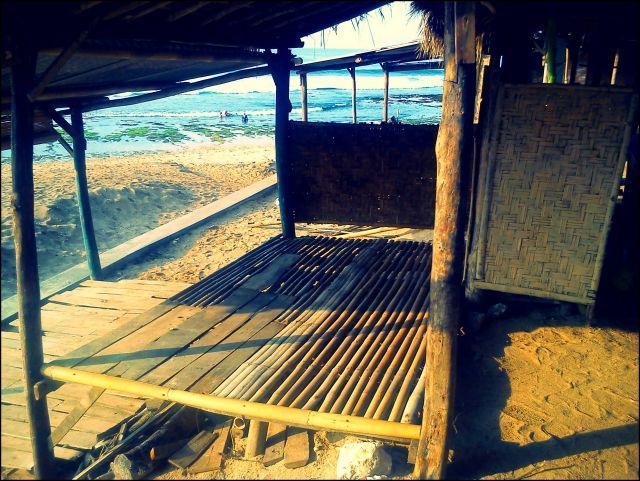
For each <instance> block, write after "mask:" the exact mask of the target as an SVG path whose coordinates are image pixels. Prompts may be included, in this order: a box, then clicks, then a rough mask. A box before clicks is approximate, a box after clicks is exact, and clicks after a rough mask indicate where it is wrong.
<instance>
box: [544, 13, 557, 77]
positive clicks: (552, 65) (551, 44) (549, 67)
mask: <svg viewBox="0 0 640 481" xmlns="http://www.w3.org/2000/svg"><path fill="white" fill-rule="evenodd" d="M545 34H546V44H547V53H546V55H545V73H546V75H545V78H544V82H545V83H549V84H553V83H556V22H555V20H554V19H553V18H551V19H549V21H548V22H547V31H546V32H545Z"/></svg>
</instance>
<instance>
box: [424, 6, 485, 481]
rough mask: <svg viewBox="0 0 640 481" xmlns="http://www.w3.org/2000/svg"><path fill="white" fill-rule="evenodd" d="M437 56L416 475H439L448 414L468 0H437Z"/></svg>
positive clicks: (466, 141)
mask: <svg viewBox="0 0 640 481" xmlns="http://www.w3.org/2000/svg"><path fill="white" fill-rule="evenodd" d="M444 58H445V81H444V88H443V96H442V121H441V123H440V128H439V131H438V139H437V142H436V157H437V163H438V169H437V182H436V213H435V226H434V233H433V262H432V267H431V312H430V320H429V325H428V329H427V353H426V364H425V370H426V375H425V400H424V409H423V419H422V429H421V431H420V442H419V445H418V453H417V456H416V465H415V471H414V475H415V476H417V477H418V478H420V479H441V478H443V477H444V474H445V467H446V463H447V455H448V447H447V442H448V431H449V426H450V424H451V420H452V417H453V416H452V411H453V406H454V402H453V401H454V386H455V369H456V367H455V351H456V331H457V326H458V322H459V319H460V317H461V314H462V303H463V300H464V292H463V282H462V274H463V270H464V269H463V267H464V265H463V264H464V251H465V249H464V232H465V224H466V215H467V214H466V210H467V207H468V205H467V198H466V197H467V192H468V189H467V185H468V182H469V177H470V171H471V166H472V155H473V103H474V97H475V3H474V2H445V17H444Z"/></svg>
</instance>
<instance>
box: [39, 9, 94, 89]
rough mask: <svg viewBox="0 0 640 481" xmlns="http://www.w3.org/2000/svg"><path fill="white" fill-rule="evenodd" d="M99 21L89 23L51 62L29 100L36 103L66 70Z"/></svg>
mask: <svg viewBox="0 0 640 481" xmlns="http://www.w3.org/2000/svg"><path fill="white" fill-rule="evenodd" d="M99 21H100V18H99V17H95V18H94V19H93V20H92V21H91V22H90V23H89V25H88V26H87V28H85V29H84V30H83V31H82V32H80V34H79V35H78V36H77V37H76V38H75V39H73V41H72V42H71V43H70V44H69V45H67V46H66V47H65V48H64V49H63V50H62V51H61V52H60V54H59V55H58V56H57V57H56V58H55V59H54V61H53V62H51V65H49V67H47V70H45V72H44V73H43V74H42V76H41V77H40V79H39V80H38V83H37V84H36V86H35V87H33V88H32V89H31V91H30V92H29V99H30V100H31V101H34V100H35V99H36V98H37V97H38V95H40V94H41V93H42V91H43V90H44V89H45V88H46V87H47V85H49V82H51V80H53V78H54V77H55V75H56V74H57V73H58V72H60V70H62V69H63V68H64V66H65V65H66V64H67V62H68V61H69V60H70V59H71V57H72V56H73V54H74V53H75V52H76V51H77V50H78V48H80V45H82V42H84V41H85V39H86V38H87V36H88V35H89V33H90V32H91V30H93V29H94V28H95V26H96V25H97V24H98V22H99Z"/></svg>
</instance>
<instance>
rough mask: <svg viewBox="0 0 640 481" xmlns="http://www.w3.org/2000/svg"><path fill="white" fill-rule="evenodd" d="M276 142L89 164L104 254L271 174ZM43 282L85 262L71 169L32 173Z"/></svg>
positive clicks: (8, 267) (5, 266)
mask: <svg viewBox="0 0 640 481" xmlns="http://www.w3.org/2000/svg"><path fill="white" fill-rule="evenodd" d="M273 158H274V157H273V141H272V140H270V139H268V138H258V139H252V140H245V141H243V142H238V141H236V142H226V143H221V144H215V145H207V146H201V147H190V148H185V149H182V150H179V151H175V152H174V151H172V152H162V153H155V154H143V155H131V156H127V157H110V158H101V159H94V160H88V161H87V177H88V184H89V194H90V199H91V210H92V213H93V219H94V224H95V232H96V239H97V243H98V248H99V249H100V250H101V251H103V250H106V249H109V248H112V247H115V246H116V245H118V244H121V243H122V242H124V241H126V240H128V239H131V238H132V237H135V236H137V235H140V234H142V233H144V232H146V231H148V230H150V229H152V228H154V227H157V226H159V225H161V224H163V223H166V222H168V221H169V220H171V219H173V218H175V217H176V216H178V215H181V214H184V213H186V212H188V211H190V210H192V209H194V208H196V207H199V206H202V205H205V204H207V203H209V202H212V201H214V200H216V199H218V198H220V197H222V196H224V195H227V194H229V193H231V192H234V191H236V190H238V189H240V188H242V187H245V186H247V185H250V184H252V183H254V182H257V181H259V180H261V179H263V178H265V177H266V176H267V175H269V174H270V173H272V172H273ZM34 183H35V216H36V235H37V244H38V261H39V267H40V278H41V279H47V278H48V277H50V276H52V275H55V274H57V273H59V272H61V271H63V270H65V269H67V268H69V267H72V266H73V265H75V264H78V263H80V262H82V261H83V260H84V258H85V254H84V245H83V241H82V233H81V230H80V226H79V214H78V208H77V203H76V195H75V184H74V169H73V163H72V162H71V160H69V161H52V162H46V163H44V162H43V163H37V164H35V166H34ZM1 192H2V202H1V219H2V224H1V226H2V231H1V234H2V298H6V297H8V296H11V295H13V294H15V258H14V255H15V254H14V248H13V236H12V231H11V212H10V208H9V207H10V200H11V168H10V166H9V165H6V164H5V165H2V182H1Z"/></svg>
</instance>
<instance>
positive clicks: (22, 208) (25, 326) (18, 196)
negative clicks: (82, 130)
mask: <svg viewBox="0 0 640 481" xmlns="http://www.w3.org/2000/svg"><path fill="white" fill-rule="evenodd" d="M12 41H13V42H15V44H14V45H12V56H13V59H14V61H15V62H14V63H13V64H12V65H11V174H12V186H13V196H12V199H11V206H12V214H13V242H14V245H15V250H16V278H17V291H18V292H17V294H18V323H19V328H20V346H21V348H22V365H23V370H24V371H23V376H24V390H25V398H26V405H27V418H28V420H29V434H30V437H31V448H32V450H33V466H34V474H35V476H36V478H39V479H51V478H53V477H54V476H55V473H54V457H53V446H52V444H51V427H50V424H49V412H48V410H47V399H46V396H38V398H36V395H35V392H34V385H35V384H36V383H38V382H40V381H41V380H42V375H41V374H40V370H41V369H42V365H43V363H44V355H43V353H42V325H41V321H40V279H39V277H38V254H37V250H36V232H35V221H34V193H33V104H32V103H31V102H30V101H29V99H28V97H27V95H28V92H29V90H30V89H31V88H33V85H34V77H35V54H32V53H31V52H26V51H21V49H20V47H21V45H18V44H17V42H16V39H15V38H13V39H12Z"/></svg>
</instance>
